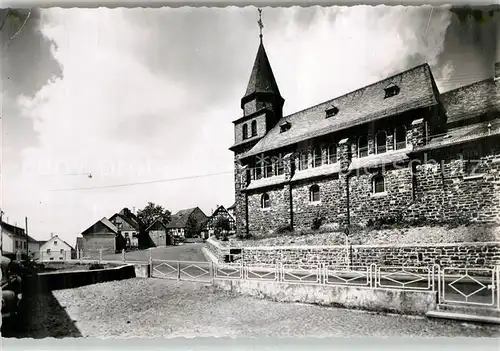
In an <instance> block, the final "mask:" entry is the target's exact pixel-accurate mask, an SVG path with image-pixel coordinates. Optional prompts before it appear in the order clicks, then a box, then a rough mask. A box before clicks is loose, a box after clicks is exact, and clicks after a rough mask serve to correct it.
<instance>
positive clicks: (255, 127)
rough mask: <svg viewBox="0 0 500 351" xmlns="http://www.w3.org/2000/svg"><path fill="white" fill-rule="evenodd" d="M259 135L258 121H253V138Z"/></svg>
mask: <svg viewBox="0 0 500 351" xmlns="http://www.w3.org/2000/svg"><path fill="white" fill-rule="evenodd" d="M256 135H257V121H255V120H254V121H252V136H253V137H254V136H256Z"/></svg>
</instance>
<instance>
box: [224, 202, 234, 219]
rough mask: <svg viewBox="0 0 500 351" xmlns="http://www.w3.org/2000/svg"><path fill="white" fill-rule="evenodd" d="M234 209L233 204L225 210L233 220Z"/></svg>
mask: <svg viewBox="0 0 500 351" xmlns="http://www.w3.org/2000/svg"><path fill="white" fill-rule="evenodd" d="M235 209H236V202H235V203H234V204H232V205H231V206H229V207H228V208H227V209H226V210H227V213H229V215H230V216H231V217H232V218H233V219H234V218H235V215H234V210H235Z"/></svg>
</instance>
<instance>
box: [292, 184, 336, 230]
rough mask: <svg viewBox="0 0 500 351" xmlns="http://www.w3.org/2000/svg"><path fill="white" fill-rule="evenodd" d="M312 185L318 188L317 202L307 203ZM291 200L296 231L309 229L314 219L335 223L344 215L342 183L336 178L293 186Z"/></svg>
mask: <svg viewBox="0 0 500 351" xmlns="http://www.w3.org/2000/svg"><path fill="white" fill-rule="evenodd" d="M314 184H316V185H318V186H319V191H320V196H321V199H320V201H319V202H310V201H309V190H310V188H311V186H312V185H314ZM292 198H293V212H294V213H293V215H294V227H295V228H296V229H302V228H310V227H311V225H312V222H313V220H314V218H315V217H323V218H324V220H325V223H337V222H339V221H340V220H341V217H342V215H343V213H344V210H343V209H344V206H342V205H343V204H342V183H341V180H340V179H339V178H338V176H334V177H331V178H328V179H320V180H317V181H308V182H301V183H298V184H294V185H293V186H292Z"/></svg>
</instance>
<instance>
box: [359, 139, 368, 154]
mask: <svg viewBox="0 0 500 351" xmlns="http://www.w3.org/2000/svg"><path fill="white" fill-rule="evenodd" d="M365 156H368V138H367V137H366V135H362V136H360V137H359V138H358V157H365Z"/></svg>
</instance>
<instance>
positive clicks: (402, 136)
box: [394, 126, 406, 150]
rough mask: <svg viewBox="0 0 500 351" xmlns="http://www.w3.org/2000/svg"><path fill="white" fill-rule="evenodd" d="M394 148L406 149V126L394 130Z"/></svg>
mask: <svg viewBox="0 0 500 351" xmlns="http://www.w3.org/2000/svg"><path fill="white" fill-rule="evenodd" d="M394 148H395V149H396V150H401V149H404V148H406V128H405V126H397V127H396V129H394Z"/></svg>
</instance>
